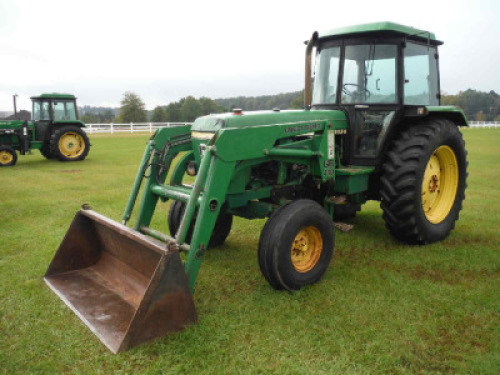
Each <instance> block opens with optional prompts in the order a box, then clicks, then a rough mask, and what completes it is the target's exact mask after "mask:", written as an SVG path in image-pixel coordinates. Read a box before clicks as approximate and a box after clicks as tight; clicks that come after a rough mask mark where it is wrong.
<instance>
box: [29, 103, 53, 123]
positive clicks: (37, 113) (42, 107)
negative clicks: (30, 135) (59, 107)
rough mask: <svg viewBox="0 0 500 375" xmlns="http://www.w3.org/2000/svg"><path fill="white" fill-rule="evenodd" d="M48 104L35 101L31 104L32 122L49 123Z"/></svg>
mask: <svg viewBox="0 0 500 375" xmlns="http://www.w3.org/2000/svg"><path fill="white" fill-rule="evenodd" d="M49 108H50V107H49V102H48V101H47V100H43V101H42V100H37V101H35V102H33V120H34V121H50V111H49Z"/></svg>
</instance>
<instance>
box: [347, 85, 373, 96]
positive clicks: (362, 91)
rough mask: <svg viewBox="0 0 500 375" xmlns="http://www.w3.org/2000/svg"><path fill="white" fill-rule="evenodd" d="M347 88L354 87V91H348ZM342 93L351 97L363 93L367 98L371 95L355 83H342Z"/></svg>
mask: <svg viewBox="0 0 500 375" xmlns="http://www.w3.org/2000/svg"><path fill="white" fill-rule="evenodd" d="M348 86H354V87H355V90H351V89H348V88H347V87H348ZM342 92H343V93H344V94H346V95H347V96H353V95H355V94H357V95H360V94H363V93H364V94H365V96H366V97H367V98H369V97H370V95H371V94H372V93H371V92H370V91H369V90H368V89H365V88H363V87H361V86H360V85H357V84H356V83H344V86H343V87H342Z"/></svg>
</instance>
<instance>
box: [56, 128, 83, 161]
mask: <svg viewBox="0 0 500 375" xmlns="http://www.w3.org/2000/svg"><path fill="white" fill-rule="evenodd" d="M59 151H60V152H61V154H63V155H64V156H66V157H67V158H70V159H73V158H77V157H78V156H80V155H81V154H83V151H85V141H84V140H83V137H82V136H81V135H80V134H78V133H73V132H68V133H64V134H63V135H62V136H61V138H59Z"/></svg>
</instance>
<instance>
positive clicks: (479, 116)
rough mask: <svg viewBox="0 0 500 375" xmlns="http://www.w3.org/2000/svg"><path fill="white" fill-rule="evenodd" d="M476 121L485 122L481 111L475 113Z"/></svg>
mask: <svg viewBox="0 0 500 375" xmlns="http://www.w3.org/2000/svg"><path fill="white" fill-rule="evenodd" d="M475 120H476V121H486V116H485V115H484V113H483V111H479V112H478V113H476V118H475Z"/></svg>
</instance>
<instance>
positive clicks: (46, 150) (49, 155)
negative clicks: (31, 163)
mask: <svg viewBox="0 0 500 375" xmlns="http://www.w3.org/2000/svg"><path fill="white" fill-rule="evenodd" d="M40 153H41V154H42V155H43V156H44V157H45V158H46V159H54V158H55V156H54V155H52V153H51V152H50V142H48V141H45V142H43V145H42V148H40Z"/></svg>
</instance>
